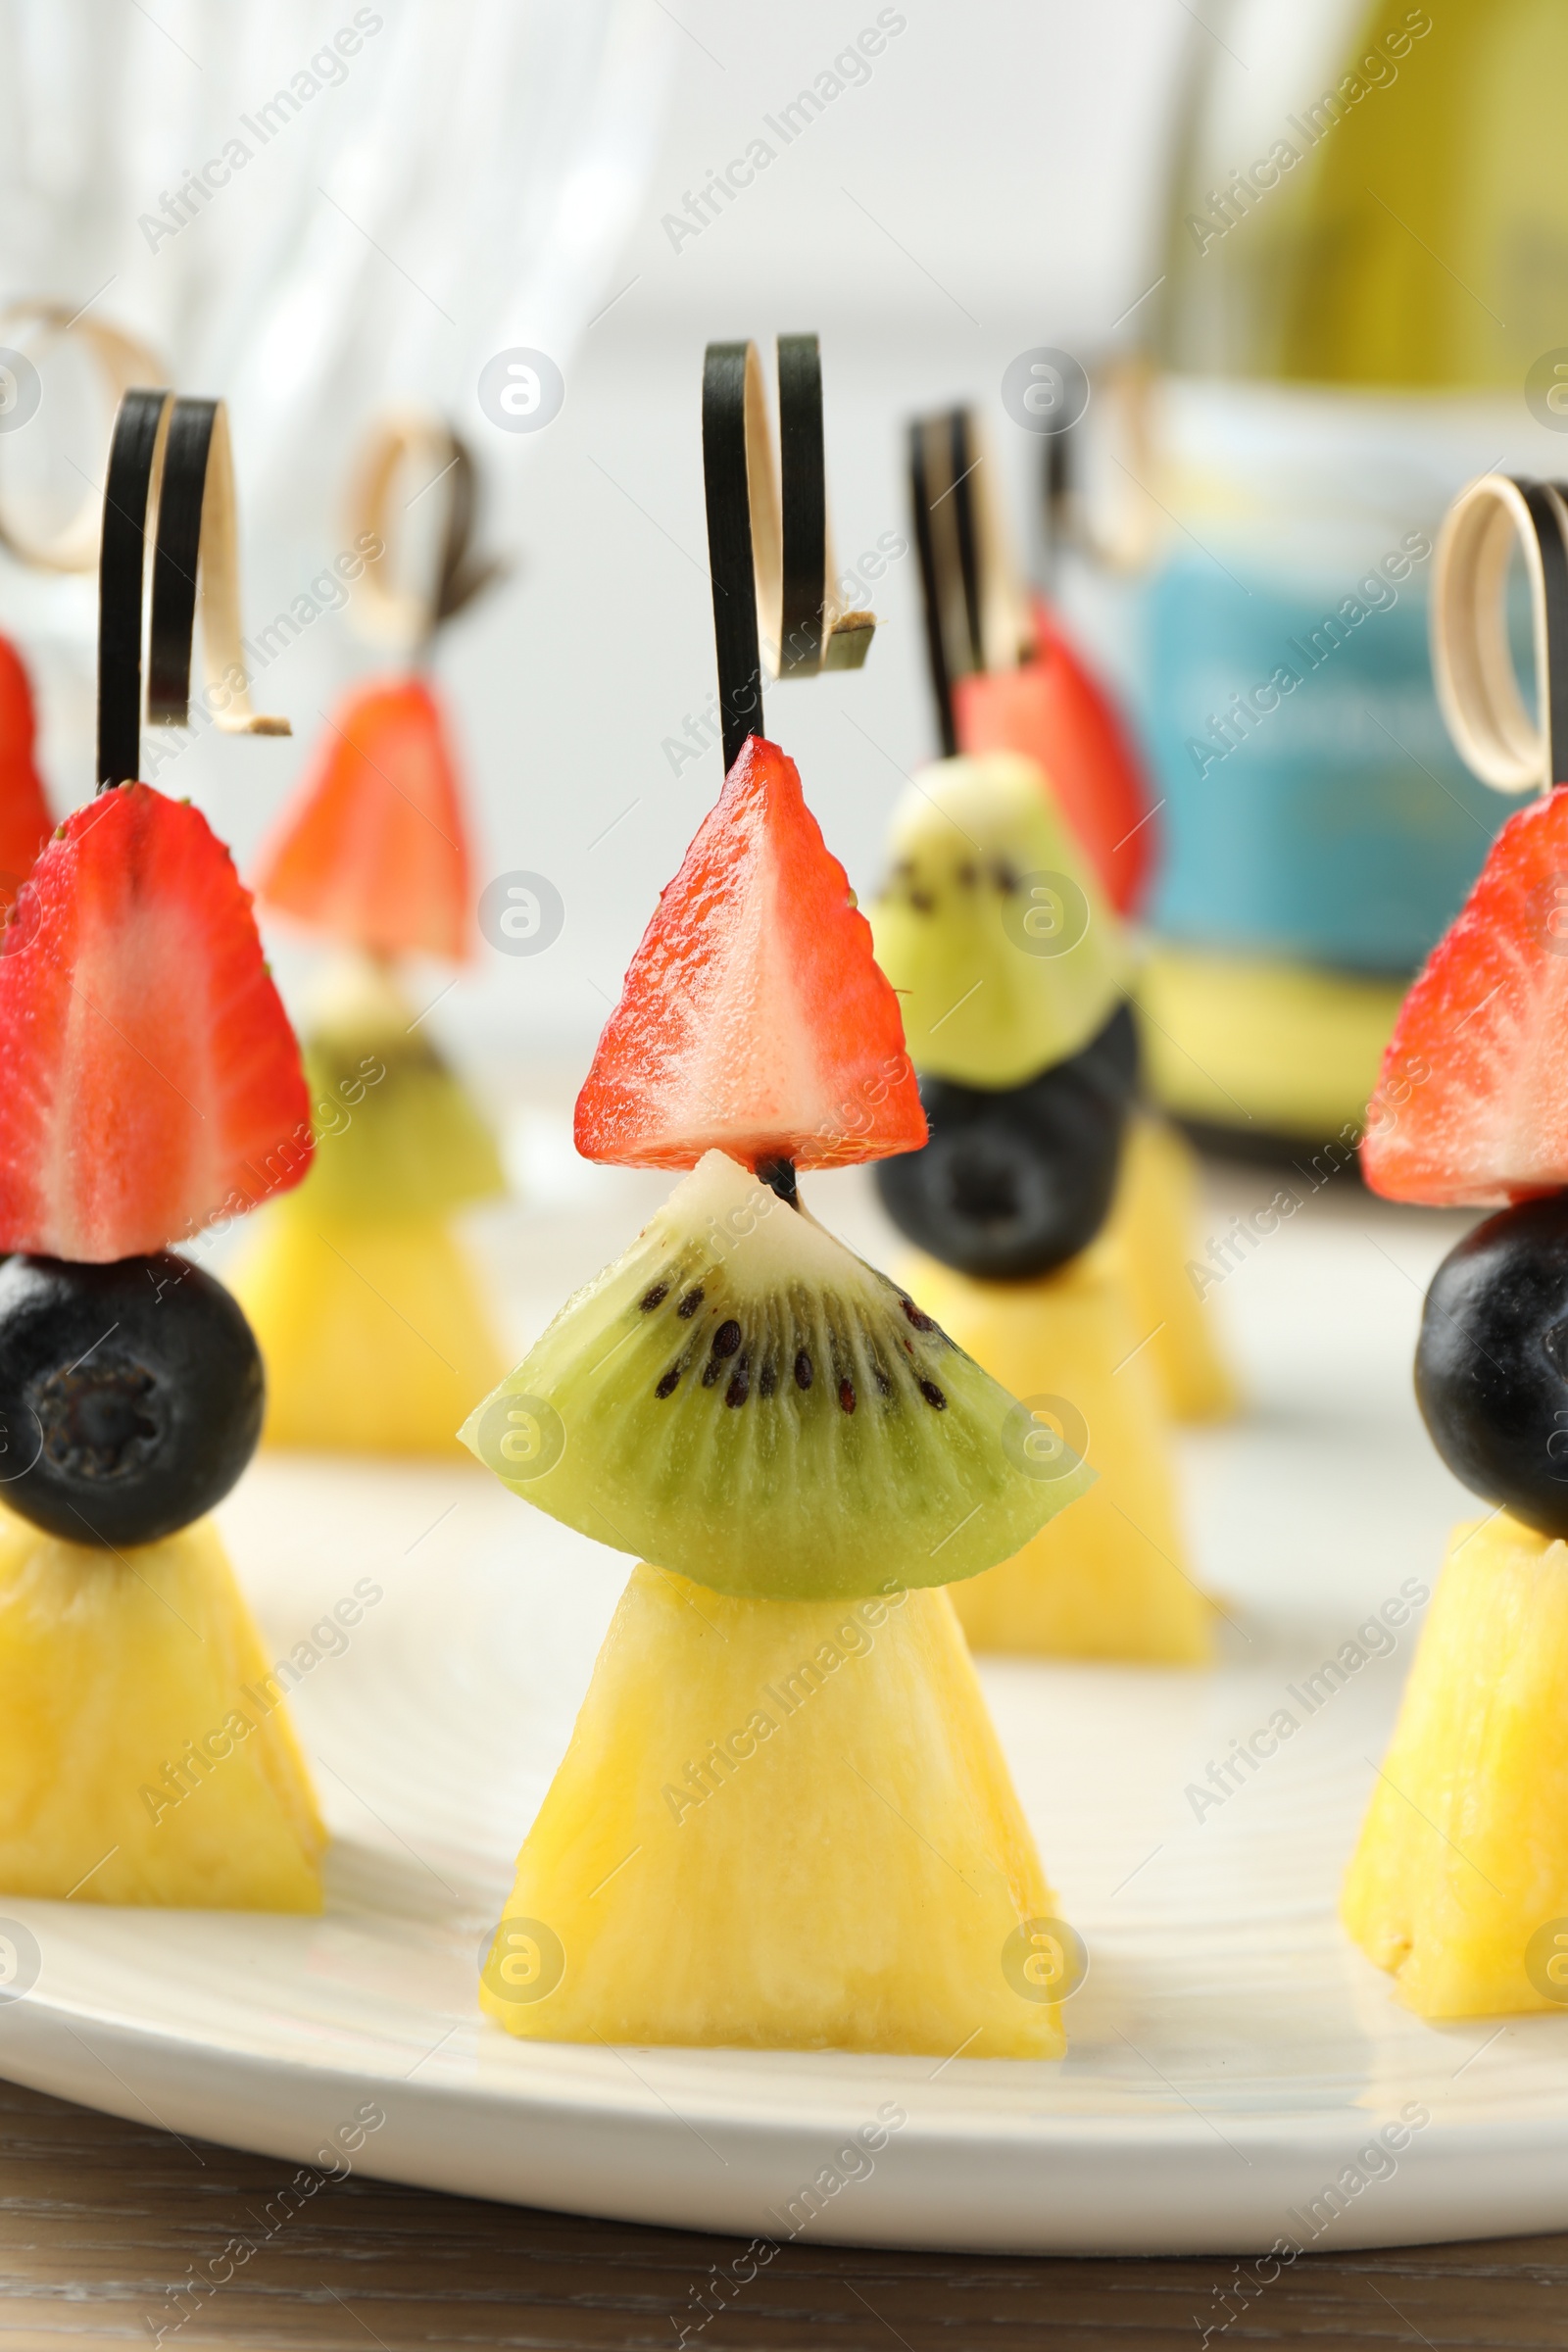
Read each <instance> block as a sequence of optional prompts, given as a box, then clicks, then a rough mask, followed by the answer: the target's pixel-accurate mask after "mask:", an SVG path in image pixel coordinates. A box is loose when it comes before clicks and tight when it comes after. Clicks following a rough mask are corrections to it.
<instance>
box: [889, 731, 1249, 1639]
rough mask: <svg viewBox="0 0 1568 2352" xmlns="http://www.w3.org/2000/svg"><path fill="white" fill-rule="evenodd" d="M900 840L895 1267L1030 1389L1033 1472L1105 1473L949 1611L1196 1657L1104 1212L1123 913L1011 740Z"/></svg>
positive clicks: (1110, 1180)
mask: <svg viewBox="0 0 1568 2352" xmlns="http://www.w3.org/2000/svg"><path fill="white" fill-rule="evenodd" d="M891 846H892V853H893V863H892V871H891V876H890V879H889V882H888V885H887V888H886V889H885V891H884V892H883V894H882V895H881V897H880V898H879V899H878V900H877V901H876V904H875V906H874V907H873V908H872V914H871V921H872V929H873V934H874V937H875V942H876V953H877V960H878V962H879V963H880V965H881V967H882V969H883V970H884V971H885V972H886V973H887V975H888V978H889V979H890V981H891V982H892V983H893V986H894V987H895V989H896V990H898V991H899V999H900V1005H901V1008H902V1010H903V1014H904V1023H905V1032H906V1036H907V1041H908V1047H909V1052H910V1054H911V1055H912V1057H913V1059H914V1062H915V1065H916V1067H917V1068H918V1070H919V1072H920V1091H921V1100H922V1103H923V1104H924V1107H925V1111H926V1116H927V1119H928V1121H929V1123H930V1138H929V1141H928V1142H927V1143H926V1144H925V1145H924V1146H923V1147H922V1148H921V1149H920V1150H918V1151H916V1152H910V1153H908V1154H907V1155H906V1156H902V1157H898V1158H889V1159H885V1160H882V1161H880V1162H879V1163H878V1167H877V1180H878V1184H879V1188H880V1191H881V1196H882V1200H883V1203H884V1205H885V1206H886V1208H887V1209H888V1211H889V1213H890V1215H891V1216H892V1217H893V1219H894V1221H895V1223H896V1224H897V1225H898V1226H899V1227H900V1229H901V1230H902V1231H903V1232H904V1233H905V1234H907V1237H908V1238H909V1239H910V1240H911V1241H912V1242H913V1243H914V1244H915V1245H916V1247H917V1248H918V1250H920V1251H921V1255H920V1256H919V1257H918V1258H911V1259H908V1260H906V1261H905V1262H904V1263H903V1265H902V1266H901V1267H900V1269H899V1271H900V1273H901V1276H902V1279H903V1280H904V1282H905V1283H906V1285H907V1288H908V1289H909V1290H910V1292H911V1293H912V1294H913V1295H914V1296H915V1297H916V1298H917V1299H919V1300H920V1301H921V1303H922V1305H924V1306H926V1307H928V1308H929V1310H930V1311H931V1312H932V1313H933V1314H935V1315H936V1317H937V1318H938V1320H939V1321H940V1322H941V1323H942V1324H943V1326H944V1327H945V1328H946V1329H947V1330H949V1331H950V1332H951V1333H952V1334H953V1336H954V1338H955V1339H956V1341H957V1343H958V1345H959V1346H960V1347H962V1348H966V1349H967V1350H968V1352H969V1353H970V1354H971V1355H973V1356H974V1357H976V1359H977V1360H978V1361H979V1362H980V1363H982V1364H984V1365H985V1367H986V1369H987V1371H988V1372H990V1373H992V1374H993V1375H994V1377H995V1378H996V1379H997V1380H999V1381H1000V1382H1001V1383H1002V1384H1003V1386H1004V1387H1005V1388H1007V1389H1009V1390H1011V1391H1012V1392H1013V1393H1014V1394H1015V1395H1017V1396H1019V1397H1023V1398H1024V1399H1025V1400H1026V1401H1027V1402H1028V1403H1029V1404H1030V1406H1031V1407H1032V1409H1033V1410H1034V1411H1035V1413H1036V1415H1037V1419H1038V1422H1039V1427H1038V1429H1037V1431H1036V1432H1035V1435H1034V1437H1033V1439H1032V1441H1031V1443H1032V1445H1033V1446H1034V1447H1035V1451H1036V1455H1037V1459H1038V1462H1039V1466H1040V1468H1041V1469H1042V1471H1043V1472H1046V1471H1049V1469H1050V1467H1051V1466H1052V1463H1053V1461H1054V1459H1058V1460H1059V1461H1060V1462H1061V1463H1062V1464H1063V1465H1066V1464H1068V1463H1070V1462H1071V1461H1072V1460H1073V1459H1074V1458H1075V1456H1076V1455H1078V1454H1079V1453H1083V1454H1084V1455H1085V1457H1086V1458H1087V1459H1088V1460H1089V1461H1090V1462H1091V1463H1092V1464H1093V1466H1094V1468H1095V1470H1096V1471H1097V1473H1098V1478H1099V1483H1098V1485H1097V1486H1096V1489H1095V1491H1094V1493H1093V1494H1092V1495H1088V1496H1087V1497H1086V1498H1085V1500H1084V1502H1083V1504H1082V1506H1081V1507H1080V1509H1078V1510H1076V1511H1074V1512H1073V1514H1072V1516H1071V1518H1070V1519H1069V1520H1066V1521H1064V1522H1063V1523H1062V1525H1061V1526H1060V1527H1049V1528H1046V1529H1044V1530H1042V1532H1041V1533H1040V1534H1038V1535H1037V1536H1036V1537H1035V1538H1034V1539H1033V1540H1032V1542H1031V1543H1030V1544H1028V1545H1027V1546H1026V1547H1025V1549H1024V1550H1022V1551H1021V1552H1020V1553H1019V1554H1018V1555H1017V1556H1016V1557H1014V1558H1012V1559H1009V1560H1008V1561H1006V1562H1005V1564H1003V1565H1001V1566H998V1567H996V1568H994V1569H993V1570H992V1571H991V1572H990V1573H989V1575H986V1576H982V1577H977V1578H976V1579H975V1580H974V1581H973V1582H972V1583H970V1584H967V1585H965V1586H963V1587H961V1588H960V1589H957V1590H956V1592H955V1595H954V1600H955V1606H956V1610H957V1613H958V1616H959V1619H960V1621H961V1622H962V1625H963V1628H964V1631H965V1633H966V1634H967V1635H968V1637H969V1640H970V1641H971V1642H973V1643H974V1644H975V1645H976V1646H977V1647H981V1648H987V1649H1020V1650H1029V1651H1035V1652H1039V1653H1043V1654H1047V1655H1056V1656H1068V1657H1097V1658H1135V1659H1144V1660H1148V1661H1169V1662H1182V1663H1185V1662H1190V1661H1195V1660H1200V1659H1202V1658H1204V1657H1206V1656H1207V1655H1208V1653H1209V1643H1210V1622H1209V1620H1210V1611H1209V1605H1208V1603H1207V1602H1206V1601H1205V1600H1204V1598H1203V1596H1202V1594H1201V1593H1200V1592H1199V1590H1198V1588H1197V1586H1196V1585H1195V1584H1194V1583H1193V1582H1192V1580H1191V1578H1190V1577H1189V1576H1188V1575H1187V1573H1186V1570H1185V1567H1184V1565H1183V1553H1182V1542H1181V1537H1180V1535H1179V1533H1178V1531H1177V1526H1176V1514H1175V1497H1174V1489H1173V1480H1172V1472H1171V1466H1170V1463H1169V1460H1168V1446H1167V1440H1166V1434H1165V1425H1164V1410H1163V1402H1162V1399H1161V1397H1160V1394H1159V1389H1158V1383H1157V1381H1156V1379H1155V1376H1154V1372H1153V1368H1152V1364H1151V1362H1150V1360H1149V1355H1150V1349H1149V1341H1150V1332H1149V1328H1148V1326H1146V1325H1141V1323H1140V1320H1139V1310H1138V1306H1137V1303H1136V1300H1135V1297H1134V1293H1133V1291H1132V1287H1131V1285H1130V1283H1129V1282H1128V1279H1127V1274H1126V1264H1125V1258H1124V1255H1123V1252H1122V1250H1121V1248H1120V1245H1119V1244H1118V1242H1117V1241H1116V1240H1115V1238H1114V1237H1113V1236H1112V1235H1110V1234H1108V1233H1104V1232H1103V1230H1102V1229H1103V1226H1104V1222H1105V1219H1106V1216H1107V1212H1108V1211H1109V1208H1110V1204H1111V1201H1112V1198H1113V1195H1114V1191H1115V1185H1116V1178H1117V1165H1118V1156H1119V1153H1120V1150H1121V1144H1122V1136H1123V1131H1124V1127H1125V1123H1126V1118H1127V1105H1128V1096H1129V1094H1130V1091H1131V1085H1132V1078H1133V1071H1134V1067H1135V1061H1136V1035H1135V1032H1134V1030H1133V1027H1132V1022H1131V1017H1130V1013H1129V1010H1128V1007H1127V1005H1126V1002H1125V999H1124V997H1123V995H1122V993H1121V992H1122V981H1123V978H1124V975H1125V971H1126V956H1125V950H1124V948H1123V946H1122V944H1121V940H1120V937H1119V934H1118V930H1117V926H1116V922H1115V918H1114V916H1113V915H1112V914H1111V913H1110V910H1109V909H1108V907H1106V906H1105V904H1104V902H1103V899H1102V898H1101V896H1100V890H1099V884H1098V882H1097V881H1096V879H1095V877H1094V876H1093V875H1092V874H1091V873H1090V872H1089V870H1088V867H1087V865H1086V864H1085V862H1084V861H1083V859H1082V858H1081V855H1080V853H1079V852H1078V850H1077V848H1076V845H1075V844H1074V843H1073V842H1071V840H1070V839H1069V837H1068V835H1067V833H1066V831H1065V828H1064V827H1063V826H1062V825H1061V823H1060V821H1059V819H1058V818H1057V817H1056V816H1055V814H1054V810H1053V809H1052V806H1051V803H1050V800H1049V798H1048V797H1047V796H1046V795H1045V794H1044V793H1043V792H1042V791H1041V789H1040V778H1039V772H1038V770H1037V769H1036V768H1035V766H1034V764H1033V762H1032V761H1029V760H1023V759H1020V758H1019V757H1017V756H1016V755H1015V754H1009V753H992V754H990V755H988V756H987V757H986V758H984V759H962V758H960V759H955V760H943V761H940V762H938V763H937V764H935V765H933V766H931V767H927V768H924V769H922V770H921V771H920V773H919V774H918V775H917V776H916V778H915V779H914V782H913V783H912V785H911V787H910V789H909V791H908V793H907V795H906V797H905V799H904V800H903V801H902V802H901V804H900V806H899V808H898V809H897V811H896V813H895V818H894V823H893V828H892V843H891Z"/></svg>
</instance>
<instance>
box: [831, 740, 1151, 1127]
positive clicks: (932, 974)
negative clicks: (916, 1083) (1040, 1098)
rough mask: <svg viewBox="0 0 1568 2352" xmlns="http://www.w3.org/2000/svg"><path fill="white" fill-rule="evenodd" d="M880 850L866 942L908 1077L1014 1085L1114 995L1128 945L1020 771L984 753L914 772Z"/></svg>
mask: <svg viewBox="0 0 1568 2352" xmlns="http://www.w3.org/2000/svg"><path fill="white" fill-rule="evenodd" d="M890 846H891V849H892V856H893V864H892V870H891V873H890V875H889V877H888V881H887V883H886V885H885V887H884V889H883V891H882V894H881V896H880V898H879V899H878V900H877V902H876V904H875V906H874V907H871V908H870V909H869V912H870V918H871V931H872V936H873V938H874V940H875V943H876V959H877V961H878V963H879V964H880V965H881V966H882V969H883V971H884V972H885V973H886V974H887V976H888V979H889V980H890V981H891V982H892V984H893V986H894V988H896V989H897V990H898V992H899V1006H900V1009H901V1011H902V1012H903V1014H904V1034H905V1037H906V1040H907V1044H908V1048H909V1056H910V1059H911V1060H912V1061H913V1063H914V1065H915V1067H916V1069H918V1070H922V1071H929V1072H930V1073H931V1074H932V1075H933V1076H934V1077H939V1078H952V1079H956V1081H957V1082H958V1083H959V1084H960V1085H963V1086H986V1087H1009V1086H1021V1085H1023V1084H1024V1082H1025V1081H1026V1080H1028V1079H1031V1078H1034V1077H1037V1076H1038V1075H1039V1073H1040V1072H1041V1071H1042V1070H1044V1069H1046V1068H1048V1067H1049V1066H1050V1065H1051V1064H1052V1063H1053V1062H1057V1061H1064V1060H1065V1059H1066V1058H1067V1056H1068V1055H1069V1054H1076V1053H1077V1052H1078V1051H1079V1049H1080V1047H1082V1046H1086V1045H1087V1044H1088V1043H1089V1040H1090V1039H1091V1038H1092V1037H1093V1036H1094V1035H1095V1033H1096V1031H1097V1030H1099V1029H1101V1028H1103V1025H1104V1023H1105V1022H1106V1021H1107V1020H1108V1019H1109V1017H1110V1015H1111V1013H1112V1011H1113V1010H1114V1009H1115V1005H1116V1000H1117V998H1118V997H1119V996H1120V995H1122V994H1124V993H1125V987H1126V980H1127V970H1128V959H1127V951H1126V945H1125V942H1124V939H1123V936H1122V932H1121V927H1120V925H1119V924H1118V922H1117V920H1116V917H1115V915H1114V913H1113V912H1112V911H1111V909H1110V907H1108V905H1107V904H1106V902H1105V901H1104V900H1103V898H1102V896H1101V894H1100V886H1099V884H1098V882H1097V881H1096V880H1095V877H1094V875H1093V873H1092V871H1091V869H1090V866H1089V862H1088V859H1087V858H1085V856H1084V854H1083V852H1082V850H1081V849H1080V848H1079V847H1078V845H1077V843H1076V842H1075V841H1074V839H1073V837H1072V835H1071V834H1070V833H1069V832H1068V830H1067V828H1066V826H1065V825H1064V823H1063V822H1062V820H1061V818H1060V816H1059V815H1058V814H1057V813H1056V809H1055V804H1054V801H1053V799H1052V797H1051V788H1050V785H1049V784H1048V782H1047V780H1046V775H1045V771H1044V770H1043V769H1042V768H1041V767H1039V766H1037V765H1036V763H1035V761H1034V760H1025V759H1023V758H1022V757H1021V756H1020V755H1018V754H1017V753H1014V752H991V753H987V754H985V755H984V756H982V757H978V758H974V759H963V760H938V761H936V762H935V764H934V765H932V766H930V767H924V768H922V769H921V770H920V772H919V774H918V775H917V776H916V777H915V778H914V780H913V782H912V783H911V785H910V787H909V790H908V791H907V793H906V794H905V796H904V798H903V799H902V800H901V801H900V803H899V805H898V808H897V809H895V811H894V817H893V826H892V832H891V837H890Z"/></svg>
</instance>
